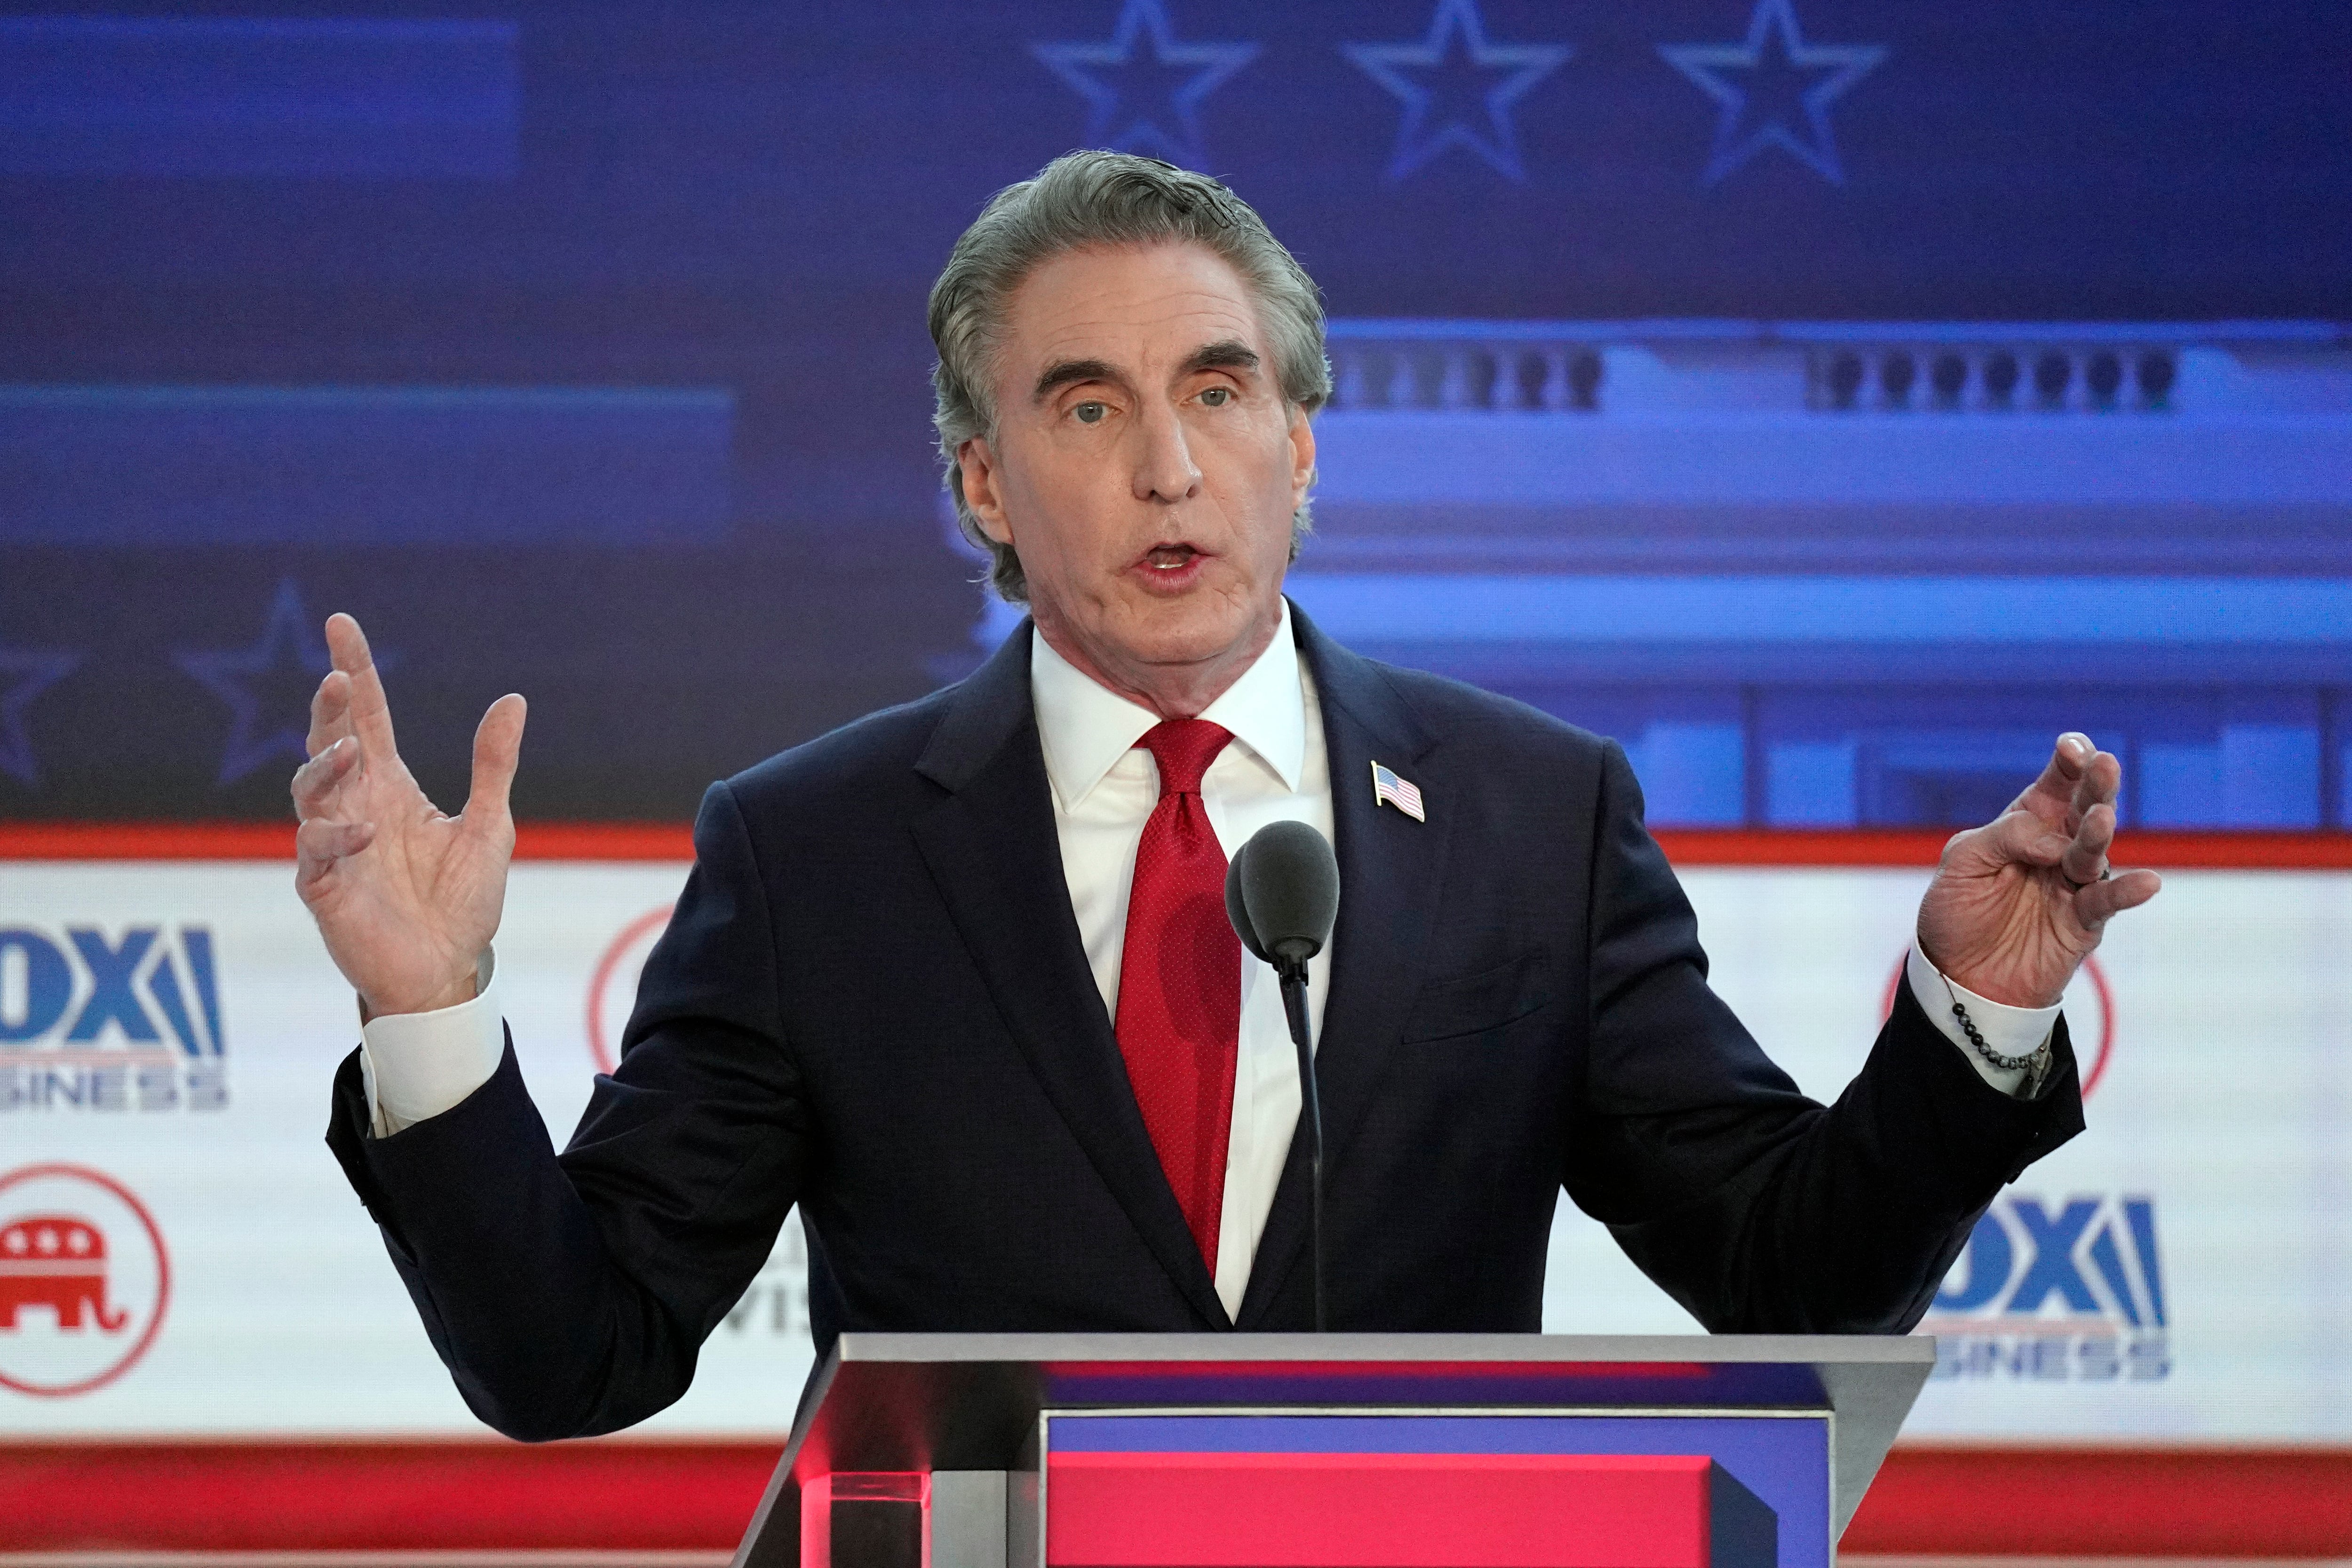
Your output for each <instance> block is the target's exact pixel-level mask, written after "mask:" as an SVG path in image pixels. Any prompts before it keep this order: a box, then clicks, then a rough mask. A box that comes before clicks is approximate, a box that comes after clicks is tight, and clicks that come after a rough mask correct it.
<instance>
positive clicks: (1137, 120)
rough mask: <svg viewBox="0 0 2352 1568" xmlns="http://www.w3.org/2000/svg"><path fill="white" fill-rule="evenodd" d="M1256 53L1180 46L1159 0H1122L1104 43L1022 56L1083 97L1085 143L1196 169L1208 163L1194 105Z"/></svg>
mask: <svg viewBox="0 0 2352 1568" xmlns="http://www.w3.org/2000/svg"><path fill="white" fill-rule="evenodd" d="M1139 44H1142V45H1145V46H1146V47H1143V48H1140V49H1139V48H1138V47H1137V46H1138V45H1139ZM1257 48H1258V47H1257V46H1256V45H1255V44H1244V43H1227V44H1180V43H1178V42H1177V41H1176V34H1175V29H1174V28H1173V27H1172V26H1170V25H1169V21H1168V11H1167V8H1166V7H1165V6H1164V5H1161V4H1160V0H1127V4H1126V5H1124V6H1122V7H1121V8H1120V10H1119V13H1118V23H1117V24H1116V25H1115V26H1113V27H1112V29H1111V38H1110V42H1108V43H1107V44H1032V45H1030V46H1029V52H1030V53H1031V54H1032V55H1034V56H1035V57H1036V59H1037V63H1038V64H1040V65H1042V66H1044V67H1045V68H1046V69H1047V70H1050V71H1052V72H1053V73H1054V74H1055V76H1057V77H1060V78H1061V79H1062V80H1063V82H1064V83H1065V84H1066V85H1067V86H1068V87H1069V88H1070V89H1071V90H1072V91H1074V92H1076V93H1077V94H1078V95H1079V96H1080V97H1082V98H1084V99H1085V100H1087V109H1088V114H1087V141H1088V142H1090V143H1092V144H1093V145H1095V146H1097V147H1105V148H1108V149H1109V150H1110V151H1112V152H1114V153H1151V154H1154V155H1156V156H1159V157H1163V158H1166V159H1167V160H1168V161H1169V162H1170V163H1181V164H1182V165H1184V166H1185V167H1186V168H1192V169H1197V168H1200V167H1201V166H1202V164H1203V163H1206V162H1207V161H1208V153H1207V149H1206V147H1205V146H1204V145H1203V144H1202V140H1201V118H1200V109H1201V100H1203V99H1205V98H1207V97H1208V96H1209V94H1211V93H1213V92H1214V91H1216V90H1217V89H1218V88H1219V87H1220V86H1222V85H1223V83H1224V80H1225V79H1226V78H1228V77H1230V76H1232V75H1233V74H1234V72H1235V71H1237V70H1239V69H1241V68H1243V67H1244V66H1245V65H1247V64H1249V63H1250V61H1252V60H1254V59H1255V58H1257Z"/></svg>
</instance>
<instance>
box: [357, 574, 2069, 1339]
mask: <svg viewBox="0 0 2352 1568" xmlns="http://www.w3.org/2000/svg"><path fill="white" fill-rule="evenodd" d="M1282 614H1283V618H1282V625H1281V626H1280V628H1279V629H1277V630H1276V633H1275V637H1274V640H1273V641H1272V642H1271V643H1269V644H1267V645H1266V649H1265V652H1264V653H1263V654H1261V655H1259V656H1258V658H1257V660H1256V662H1255V663H1254V664H1252V665H1251V666H1250V668H1248V669H1247V670H1246V671H1244V673H1243V675H1242V677H1241V678H1240V679H1238V680H1236V681H1234V684H1233V685H1232V686H1231V687H1230V688H1228V689H1226V691H1225V692H1224V694H1223V696H1221V697H1219V698H1218V699H1217V700H1215V701H1214V702H1213V703H1211V704H1210V705H1209V707H1208V708H1207V710H1205V711H1203V712H1202V714H1201V717H1202V718H1203V719H1206V720H1208V721H1211V722H1212V723H1215V724H1221V725H1223V727H1224V728H1225V729H1227V730H1229V731H1232V732H1233V736H1234V739H1233V741H1232V742H1231V743H1229V744H1228V745H1227V746H1226V747H1225V749H1224V750H1223V752H1220V753H1219V754H1218V756H1217V759H1216V760H1215V761H1214V762H1213V763H1211V764H1210V765H1209V770H1208V772H1207V773H1205V774H1203V775H1202V780H1201V798H1202V804H1203V805H1205V806H1206V807H1207V809H1208V814H1209V822H1210V825H1211V826H1213V827H1214V828H1215V829H1216V834H1217V841H1218V842H1219V843H1220V844H1221V845H1223V847H1224V851H1225V855H1226V858H1228V859H1230V858H1232V857H1233V853H1234V850H1236V849H1238V848H1239V847H1241V846H1242V845H1243V844H1244V843H1245V842H1247V841H1248V839H1249V837H1250V836H1251V835H1253V834H1255V832H1256V831H1257V830H1258V829H1259V828H1261V827H1264V826H1265V825H1266V824H1267V823H1270V822H1279V821H1284V820H1296V821H1299V822H1305V823H1308V824H1311V825H1312V826H1315V827H1316V828H1317V829H1318V830H1319V831H1320V832H1321V833H1322V834H1323V836H1324V837H1327V838H1328V837H1332V827H1333V817H1332V802H1331V773H1330V760H1329V758H1328V755H1327V753H1326V752H1325V751H1324V746H1323V716H1322V708H1321V705H1320V704H1319V703H1318V701H1317V700H1316V695H1315V682H1314V678H1313V677H1312V676H1311V675H1310V674H1309V673H1308V672H1307V667H1306V665H1305V664H1304V663H1303V662H1302V661H1301V660H1300V659H1299V658H1298V649H1297V643H1296V642H1295V641H1294V640H1293V637H1292V633H1291V627H1290V607H1289V605H1288V604H1287V603H1286V604H1285V605H1284V606H1283V613H1282ZM1029 685H1030V692H1031V695H1032V697H1033V699H1034V701H1035V704H1036V710H1037V733H1038V738H1039V741H1040V742H1041V743H1042V745H1043V748H1044V751H1045V776H1046V777H1047V779H1048V780H1049V781H1050V782H1051V784H1052V787H1053V792H1054V826H1055V833H1056V835H1057V836H1058V837H1059V838H1060V842H1061V847H1062V869H1063V872H1064V875H1065V876H1066V879H1067V880H1068V883H1069V889H1070V908H1071V910H1072V911H1073V912H1074V913H1075V914H1076V916H1077V922H1078V936H1079V939H1080V941H1081V942H1084V943H1085V946H1086V951H1087V964H1088V966H1089V967H1090V968H1092V970H1093V971H1094V976H1095V984H1096V987H1097V989H1098V990H1099V991H1100V992H1101V993H1102V1004H1103V1011H1104V1013H1105V1014H1106V1015H1107V1016H1108V1017H1111V1018H1114V1019H1116V1018H1117V1017H1118V966H1119V959H1120V956H1121V954H1122V952H1123V951H1124V949H1125V946H1126V940H1127V900H1128V890H1129V883H1130V882H1131V881H1132V880H1133V879H1134V875H1135V851H1136V846H1137V845H1138V843H1139V842H1140V840H1141V839H1142V837H1143V825H1144V822H1145V820H1146V819H1147V818H1149V817H1150V815H1151V812H1152V808H1153V807H1154V806H1156V805H1159V802H1160V776H1159V768H1158V765H1157V764H1156V763H1154V762H1153V761H1152V758H1151V753H1150V752H1148V751H1145V750H1143V749H1142V748H1141V747H1140V746H1139V745H1138V744H1137V743H1136V742H1139V741H1140V740H1141V739H1142V738H1143V734H1144V731H1147V730H1150V728H1151V727H1152V726H1153V725H1155V724H1157V723H1158V722H1160V719H1159V716H1158V715H1157V714H1155V713H1153V712H1151V711H1150V710H1149V709H1146V708H1142V707H1139V706H1138V705H1137V704H1135V703H1133V702H1130V701H1129V700H1127V699H1125V698H1123V697H1120V696H1118V695H1117V694H1115V693H1113V692H1111V691H1109V690H1107V689H1104V688H1103V687H1101V686H1098V685H1097V684H1096V683H1095V682H1094V681H1093V680H1091V679H1088V678H1087V676H1085V675H1082V674H1080V673H1079V672H1078V670H1077V669H1076V668H1075V667H1074V666H1072V665H1071V664H1070V662H1069V661H1068V660H1067V659H1065V658H1062V656H1061V655H1059V654H1057V653H1055V651H1054V649H1053V647H1051V646H1050V645H1049V644H1047V643H1046V641H1045V638H1044V637H1034V638H1033V639H1032V642H1031V651H1030V659H1029ZM1366 787H1368V788H1369V787H1370V785H1369V784H1367V785H1366ZM1343 896H1344V895H1343ZM1331 951H1332V950H1331V947H1330V945H1328V944H1327V945H1326V946H1325V947H1324V949H1323V951H1322V952H1320V953H1319V954H1318V955H1317V956H1316V957H1315V959H1314V960H1313V962H1312V963H1309V964H1308V965H1307V982H1308V1016H1309V1017H1310V1018H1311V1019H1312V1020H1313V1021H1314V1026H1315V1036H1316V1037H1317V1038H1318V1040H1319V1039H1320V1037H1321V1034H1322V1026H1323V1004H1324V1000H1325V998H1326V996H1327V995H1328V993H1329V990H1330V984H1331ZM1906 973H1907V975H1908V979H1909V983H1910V985H1911V989H1912V994H1914V995H1915V996H1916V997H1917V998H1918V1001H1919V1005H1921V1006H1922V1007H1924V1008H1925V1009H1926V1010H1927V1016H1928V1018H1929V1019H1931V1020H1932V1021H1933V1022H1934V1023H1935V1025H1936V1026H1937V1029H1938V1030H1940V1031H1941V1032H1942V1033H1943V1035H1944V1037H1946V1038H1947V1039H1948V1040H1950V1041H1951V1042H1952V1043H1953V1045H1955V1046H1956V1047H1958V1048H1959V1050H1960V1052H1961V1054H1963V1055H1964V1056H1966V1057H1967V1058H1968V1059H1969V1065H1970V1066H1971V1067H1973V1068H1976V1069H1977V1071H1978V1073H1979V1074H1980V1075H1981V1076H1982V1077H1983V1078H1984V1079H1985V1081H1986V1082H1988V1083H1990V1084H1991V1085H1992V1086H1993V1087H1994V1088H1996V1089H2000V1090H2002V1091H2003V1092H2005V1093H2010V1094H2016V1093H2019V1092H2021V1090H2022V1089H2025V1088H2026V1081H2025V1080H2026V1079H2027V1077H2028V1076H2029V1071H2030V1069H2027V1068H2008V1069H2003V1068H1996V1067H1994V1066H1993V1065H1992V1064H1991V1063H1990V1062H1989V1061H1987V1060H1985V1059H1984V1058H1983V1057H1982V1056H1980V1055H1979V1053H1978V1052H1977V1051H1976V1049H1975V1048H1974V1047H1971V1046H1970V1045H1969V1041H1968V1038H1967V1036H1966V1034H1965V1033H1964V1032H1963V1031H1962V1030H1961V1028H1960V1026H1959V1022H1958V1019H1956V1018H1955V1017H1953V1016H1952V1012H1951V1008H1952V1004H1953V1003H1954V1002H1956V1001H1957V1002H1959V1003H1961V1004H1963V1005H1966V1006H1967V1008H1968V1010H1969V1017H1970V1018H1971V1019H1972V1020H1973V1021H1974V1022H1975V1024H1976V1026H1977V1031H1978V1033H1979V1034H1981V1035H1982V1036H1983V1037H1984V1038H1985V1042H1986V1044H1987V1045H1989V1046H1990V1047H1992V1048H1993V1049H1994V1050H1996V1051H1998V1052H2000V1054H2001V1055H2003V1056H2009V1057H2018V1056H2025V1055H2029V1054H2031V1053H2032V1052H2034V1051H2035V1050H2037V1049H2038V1048H2039V1047H2041V1045H2042V1043H2043V1042H2044V1041H2046V1040H2047V1039H2048V1038H2049V1037H2050V1031H2051V1026H2052V1024H2053V1020H2055V1019H2056V1017H2057V1016H2058V1009H2057V1008H2055V1007H2010V1006H2005V1005H2002V1004H2000V1003H1998V1002H1993V1001H1990V1000H1988V999H1987V998H1985V997H1982V996H1979V995H1978V994H1976V993H1974V992H1972V991H1969V990H1968V989H1967V988H1965V987H1963V986H1958V985H1955V984H1952V983H1951V982H1950V981H1949V980H1948V979H1947V978H1946V977H1945V976H1944V975H1943V974H1941V973H1938V972H1937V969H1936V967H1935V965H1933V964H1932V963H1928V962H1927V959H1926V958H1925V957H1924V956H1922V955H1921V953H1920V952H1919V950H1918V947H1917V944H1916V943H1914V944H1913V946H1912V949H1911V954H1910V958H1909V961H1908V964H1907V968H1906ZM478 984H479V987H480V994H478V996H476V997H475V998H474V999H473V1000H472V1001H470V1002H461V1003H459V1004H458V1005H456V1006H454V1007H445V1008H442V1009H441V1010H439V1011H437V1012H433V1013H415V1014H397V1015H391V1016H383V1017H377V1018H372V1019H369V1020H367V1021H366V1022H365V1023H364V1024H363V1025H362V1026H361V1030H360V1035H361V1045H360V1068H361V1073H362V1079H363V1081H364V1082H365V1084H366V1088H367V1096H368V1113H369V1115H370V1117H371V1119H372V1121H373V1130H374V1132H375V1135H376V1136H377V1137H379V1138H384V1137H390V1136H391V1135H392V1134H394V1133H395V1132H398V1131H401V1130H403V1129H404V1128H406V1127H410V1126H413V1125H415V1123H416V1122H419V1121H424V1120H425V1118H427V1117H431V1116H437V1115H439V1114H440V1113H441V1112H442V1111H444V1110H448V1109H450V1108H451V1107H452V1106H455V1105H457V1103H458V1102H459V1101H461V1100H464V1099H465V1098H466V1097H467V1096H468V1095H470V1094H472V1093H473V1092H474V1090H475V1089H478V1088H480V1087H481V1086H482V1085H483V1084H484V1083H486V1082H488V1080H489V1078H490V1075H491V1074H492V1073H493V1072H495V1071H497V1070H498V1065H499V1058H500V1056H501V1055H502V1053H503V1052H504V1050H505V1048H506V1042H505V1023H504V1019H503V1017H502V1016H501V1014H500V1012H499V1006H498V1002H497V999H496V997H495V995H494V987H495V984H496V963H495V961H494V960H493V959H492V958H491V956H490V955H489V954H488V953H485V954H484V955H483V957H482V960H481V967H480V969H479V971H478ZM1298 1105H1299V1099H1298V1069H1297V1057H1296V1054H1295V1052H1294V1051H1293V1049H1292V1047H1291V1044H1290V1031H1289V1026H1288V1025H1287V1024H1286V1022H1285V1020H1284V1018H1283V1013H1282V996H1281V990H1280V987H1279V986H1278V985H1277V984H1276V981H1275V975H1274V971H1273V970H1272V969H1271V968H1270V967H1269V966H1267V965H1266V964H1264V963H1258V962H1256V961H1255V960H1253V959H1251V958H1249V957H1248V956H1247V955H1244V958H1243V961H1242V1008H1241V1041H1240V1051H1239V1054H1238V1057H1237V1059H1236V1062H1235V1066H1234V1120H1233V1132H1232V1135H1231V1137H1230V1139H1229V1140H1228V1142H1227V1144H1226V1163H1225V1202H1224V1213H1223V1218H1222V1220H1221V1221H1220V1224H1219V1228H1218V1234H1217V1278H1216V1286H1217V1298H1218V1300H1221V1301H1223V1303H1224V1305H1225V1310H1226V1312H1227V1313H1228V1314H1229V1315H1234V1316H1238V1315H1239V1314H1240V1311H1241V1304H1242V1296H1243V1293H1244V1291H1245V1290H1246V1289H1248V1286H1249V1271H1250V1265H1251V1263H1252V1261H1253V1259H1255V1257H1256V1254H1257V1244H1258V1239H1259V1237H1261V1236H1262V1235H1263V1234H1264V1232H1265V1221H1266V1215H1267V1213H1268V1212H1269V1211H1270V1210H1271V1209H1272V1208H1273V1206H1274V1189H1275V1185H1276V1183H1277V1182H1278V1181H1279V1180H1280V1179H1281V1175H1282V1167H1283V1164H1284V1162H1285V1161H1286V1159H1287V1158H1288V1156H1289V1152H1290V1135H1291V1131H1292V1129H1293V1128H1294V1127H1295V1126H1296V1124H1297V1120H1298Z"/></svg>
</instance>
